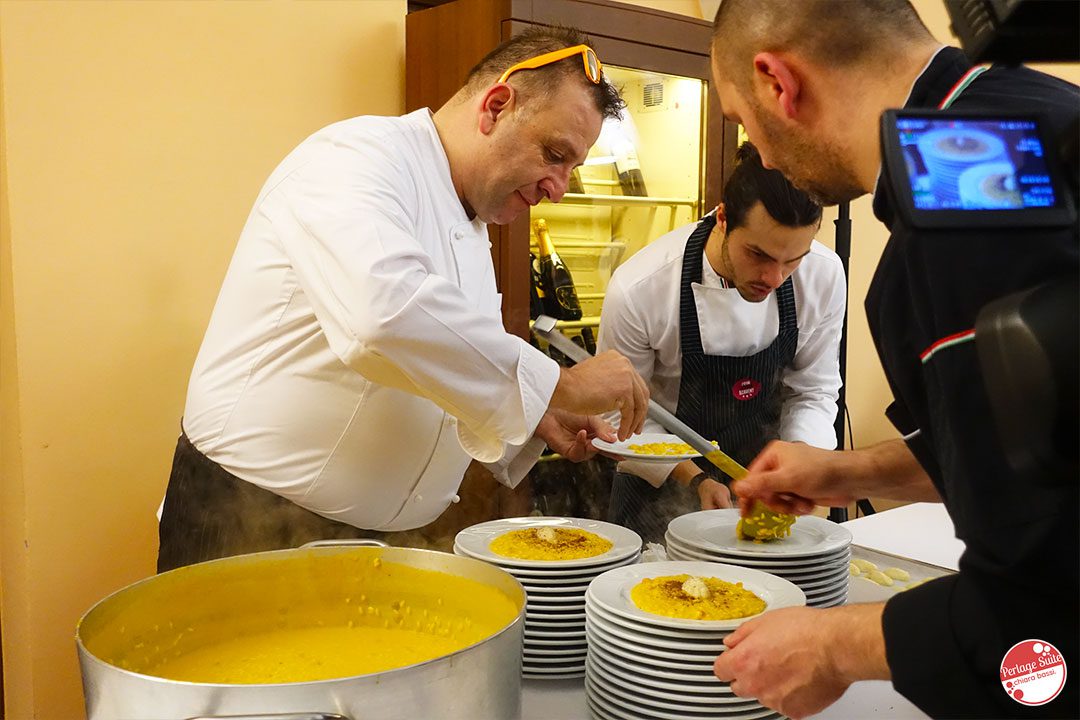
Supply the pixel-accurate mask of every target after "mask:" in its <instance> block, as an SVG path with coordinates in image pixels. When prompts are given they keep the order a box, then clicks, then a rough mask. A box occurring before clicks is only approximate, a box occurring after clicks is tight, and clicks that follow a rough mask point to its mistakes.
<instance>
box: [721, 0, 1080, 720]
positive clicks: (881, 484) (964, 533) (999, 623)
mask: <svg viewBox="0 0 1080 720" xmlns="http://www.w3.org/2000/svg"><path fill="white" fill-rule="evenodd" d="M712 53H713V73H714V75H715V80H716V90H717V93H718V94H719V97H720V102H721V105H722V108H723V112H724V115H725V116H726V117H727V118H728V119H729V120H732V121H735V122H740V123H742V124H743V125H744V126H745V128H746V131H747V133H748V134H749V136H750V139H751V140H752V141H753V142H754V143H755V144H756V145H757V147H758V148H759V150H760V152H761V157H762V159H763V161H764V162H765V163H766V164H767V165H769V166H772V167H775V168H777V169H779V170H781V171H782V172H783V173H784V174H785V175H787V176H788V177H789V178H790V179H791V181H792V182H793V183H794V184H795V185H796V186H797V187H800V188H801V189H803V190H806V191H807V192H809V193H810V194H811V196H812V197H815V199H817V200H819V201H820V202H822V203H824V204H835V203H839V202H845V201H848V200H851V199H853V198H856V197H858V196H860V195H863V194H865V193H868V192H873V193H874V195H875V197H874V212H875V215H876V216H877V217H878V219H880V220H881V221H882V222H883V223H885V224H886V225H888V226H889V228H890V230H891V232H892V235H891V237H890V239H889V242H888V245H887V246H886V248H885V250H884V252H883V254H882V256H881V259H880V262H879V264H878V268H877V271H876V274H875V276H874V279H873V283H872V285H871V287H870V290H869V292H868V295H867V298H866V309H867V315H868V319H869V323H870V329H871V333H872V335H873V338H874V342H875V345H876V347H877V350H878V354H879V356H880V358H881V361H882V364H883V366H884V368H885V373H886V376H887V378H888V381H889V384H890V387H891V389H892V392H893V395H894V398H895V402H894V403H893V405H892V406H890V408H889V410H888V411H887V415H888V416H889V418H890V420H892V422H893V423H894V424H895V425H896V427H897V429H898V430H899V431H900V432H901V433H902V434H903V435H904V436H905V438H904V440H896V441H890V442H885V443H881V444H879V445H876V446H873V447H869V448H866V449H860V450H855V451H848V452H829V451H824V450H817V449H814V448H810V447H807V446H803V445H796V444H787V443H781V442H775V443H773V444H771V445H770V446H768V447H767V448H766V449H765V450H764V451H763V452H762V453H761V455H759V456H758V457H757V458H756V459H755V461H754V462H753V463H752V464H751V466H750V468H749V470H750V474H749V476H748V477H747V478H746V479H745V480H743V481H742V482H740V483H738V484H737V485H736V486H735V490H736V492H737V493H738V494H739V495H740V496H741V500H740V502H741V503H743V504H744V507H745V506H746V504H748V503H749V502H751V501H752V500H754V499H755V498H756V499H761V500H763V501H764V502H765V503H766V504H768V505H770V506H771V507H773V508H775V509H778V510H785V511H793V512H800V513H806V512H809V511H810V510H811V509H812V508H813V506H814V505H815V504H817V505H837V504H846V503H849V502H852V501H853V500H854V499H856V498H859V497H871V496H873V497H882V498H895V499H902V500H937V499H940V500H941V501H942V502H944V503H945V505H946V507H947V509H948V511H949V514H950V516H951V517H952V519H953V522H954V524H955V527H956V532H957V536H958V537H959V538H960V539H961V540H963V541H964V542H965V543H966V547H967V549H966V551H965V553H964V555H963V557H962V558H961V560H960V572H959V573H958V574H956V575H952V576H948V577H944V578H940V579H937V580H934V581H932V582H929V583H926V584H924V585H921V586H919V587H916V588H913V589H911V590H909V591H907V592H904V593H900V594H897V595H896V596H894V597H893V598H892V599H891V600H889V601H888V602H887V603H884V604H867V605H852V606H847V607H840V608H834V609H827V610H816V609H808V608H791V609H785V610H779V611H776V612H770V613H766V614H765V615H763V616H761V617H760V618H756V619H753V620H750V621H748V622H746V623H744V624H743V625H742V626H741V627H740V628H739V629H738V630H737V631H735V632H734V633H733V634H732V635H731V636H729V638H728V639H727V640H725V644H726V645H727V646H728V648H729V649H728V650H727V651H725V652H724V653H723V654H722V655H721V656H720V657H719V658H718V659H717V662H716V666H715V670H716V674H717V676H718V677H719V678H720V679H721V680H728V681H731V687H732V690H733V692H734V693H735V694H736V695H740V696H748V697H757V698H759V700H760V701H761V702H762V703H763V704H765V705H767V706H769V707H771V708H774V709H776V710H778V711H780V712H782V713H783V714H785V715H788V716H790V717H793V718H799V717H803V716H805V715H808V714H811V713H814V712H817V711H819V710H821V709H822V708H824V707H826V706H827V705H829V704H831V703H832V702H834V701H835V700H836V699H837V698H839V697H840V695H841V694H843V692H844V691H845V689H846V688H847V687H848V685H850V684H851V683H852V682H854V681H856V680H866V679H891V680H892V681H893V684H894V685H895V687H896V688H897V690H898V691H899V692H901V693H902V694H903V695H905V696H906V697H908V698H909V699H910V700H912V702H914V703H915V704H916V705H918V706H919V707H920V708H921V709H922V710H924V711H925V712H927V713H929V714H931V715H933V716H947V717H1001V716H1029V715H1031V716H1035V715H1039V716H1058V717H1078V716H1080V712H1078V708H1077V692H1076V687H1077V680H1076V679H1075V678H1072V679H1070V681H1067V682H1066V684H1065V687H1064V690H1063V692H1062V693H1061V695H1059V696H1058V697H1057V698H1056V699H1055V700H1052V701H1050V702H1049V703H1047V704H1045V705H1042V706H1038V707H1028V706H1024V705H1022V704H1020V703H1018V702H1016V701H1015V700H1014V699H1013V698H1011V697H1009V695H1008V694H1007V692H1006V690H1005V689H1004V688H1003V687H1002V683H1001V681H1000V679H999V669H1000V666H1001V663H1002V660H1003V657H1004V655H1005V653H1006V651H1007V650H1009V648H1010V647H1011V646H1013V645H1014V644H1015V643H1017V642H1020V641H1023V640H1026V639H1030V638H1037V639H1040V640H1044V641H1046V642H1049V643H1052V644H1053V645H1054V646H1056V647H1057V648H1058V649H1060V650H1061V652H1062V654H1063V655H1064V657H1065V661H1066V663H1071V664H1073V668H1074V673H1075V668H1077V667H1080V665H1077V664H1076V663H1077V660H1080V658H1078V656H1077V637H1078V634H1080V631H1078V623H1077V615H1078V614H1077V610H1076V608H1077V598H1078V595H1080V589H1078V587H1080V586H1078V571H1080V557H1078V546H1080V537H1078V533H1077V509H1078V497H1077V483H1076V479H1075V478H1072V480H1071V481H1070V482H1067V483H1064V484H1062V483H1057V484H1055V483H1051V482H1044V483H1040V484H1031V483H1025V482H1024V479H1023V478H1022V477H1021V476H1020V475H1018V474H1017V473H1016V472H1015V471H1014V470H1013V469H1011V468H1010V467H1009V465H1008V463H1007V461H1006V457H1005V454H1004V452H1003V450H1002V447H1001V445H1000V442H999V440H998V435H997V430H996V428H995V426H994V424H993V416H992V413H991V409H990V404H989V400H988V397H987V389H986V387H985V385H984V382H983V377H982V373H981V372H980V366H979V361H978V358H977V355H976V350H975V346H974V343H973V342H971V340H972V339H973V336H974V333H973V331H972V328H973V327H974V325H975V319H976V316H977V315H978V313H979V310H980V309H981V308H983V307H984V306H985V305H986V304H987V303H988V302H990V301H992V300H994V299H996V298H999V297H1002V296H1005V295H1008V294H1010V293H1013V292H1016V291H1019V290H1023V289H1025V288H1030V287H1032V286H1035V285H1038V284H1039V283H1043V282H1045V281H1048V280H1052V279H1054V278H1059V277H1064V276H1070V275H1071V276H1075V275H1076V274H1077V272H1078V267H1080V266H1078V249H1077V232H1076V227H1075V225H1074V226H1073V227H1070V228H1065V229H1058V230H1041V231H1039V232H1031V233H1029V232H1024V231H1009V232H1006V231H1002V230H1001V229H996V230H990V231H987V232H979V233H975V232H970V231H966V232H954V233H942V232H937V233H928V232H915V231H912V230H911V229H909V228H907V227H905V226H904V225H903V224H902V223H900V222H898V218H897V217H896V211H895V208H894V207H892V206H891V202H890V198H889V197H888V193H887V192H885V189H884V186H883V183H882V180H881V176H880V170H881V163H882V158H881V150H880V147H879V143H878V123H879V118H880V116H881V114H882V112H883V111H884V110H885V109H887V108H896V107H906V108H939V107H941V108H943V107H952V108H957V109H967V110H993V111H1010V110H1025V111H1031V110H1040V111H1042V112H1043V113H1045V115H1046V116H1047V117H1048V119H1049V121H1050V131H1051V134H1052V137H1059V136H1060V134H1061V133H1062V132H1063V131H1064V130H1065V128H1067V127H1068V126H1069V125H1070V123H1072V122H1075V120H1076V118H1077V115H1078V113H1080V91H1078V88H1076V87H1075V86H1073V85H1071V84H1069V83H1067V82H1064V81H1061V80H1058V79H1056V78H1053V77H1050V76H1048V75H1045V74H1042V73H1038V72H1035V71H1032V70H1030V69H1027V68H1024V67H1003V66H1002V67H999V66H994V67H992V68H990V69H988V70H982V69H978V68H976V69H974V70H973V69H972V67H971V65H970V63H969V62H968V60H967V59H966V58H965V56H964V54H963V53H962V52H961V51H960V50H959V49H957V48H952V47H942V46H941V45H940V44H939V43H937V42H936V41H935V40H934V39H933V37H932V36H931V35H930V33H929V31H928V30H927V29H926V27H925V26H924V25H923V24H922V22H921V20H920V19H919V17H918V15H917V14H916V12H915V10H914V9H913V8H912V7H911V5H910V3H908V2H906V0H874V1H872V2H871V1H870V0H867V1H865V2H852V1H851V0H801V1H800V2H798V3H792V2H790V1H789V0H723V2H722V4H721V6H720V9H719V11H718V13H717V17H716V22H715V23H714V36H713V48H712ZM781 494H785V495H781ZM791 496H795V497H794V499H790V498H791Z"/></svg>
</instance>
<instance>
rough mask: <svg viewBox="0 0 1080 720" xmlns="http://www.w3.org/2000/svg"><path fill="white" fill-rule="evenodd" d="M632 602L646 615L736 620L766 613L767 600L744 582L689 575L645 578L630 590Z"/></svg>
mask: <svg viewBox="0 0 1080 720" xmlns="http://www.w3.org/2000/svg"><path fill="white" fill-rule="evenodd" d="M630 599H631V600H632V601H633V603H634V605H636V606H637V607H639V608H640V609H642V610H644V611H645V612H649V613H653V614H654V615H664V616H666V617H673V618H683V619H686V620H733V619H735V618H743V617H749V616H751V615H757V614H758V613H760V612H763V611H764V610H765V601H764V600H762V599H761V598H760V597H758V596H757V595H755V594H754V593H753V592H751V591H750V590H747V589H746V588H744V587H743V585H742V583H729V582H727V581H724V580H720V579H719V578H714V577H699V576H694V575H688V574H682V575H668V576H665V577H655V578H645V579H643V580H642V581H641V582H639V583H638V584H637V585H635V586H634V587H633V588H631V589H630Z"/></svg>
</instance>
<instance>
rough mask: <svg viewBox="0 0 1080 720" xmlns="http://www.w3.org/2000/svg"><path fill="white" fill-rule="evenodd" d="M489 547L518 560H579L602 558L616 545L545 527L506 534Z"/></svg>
mask: <svg viewBox="0 0 1080 720" xmlns="http://www.w3.org/2000/svg"><path fill="white" fill-rule="evenodd" d="M489 547H490V548H491V552H493V553H495V554H496V555H502V556H503V557H508V558H515V559H517V560H580V559H581V558H589V557H595V556H597V555H603V554H604V553H606V552H607V551H608V550H610V549H611V548H612V547H613V544H612V542H611V541H610V540H608V539H607V538H603V537H601V536H599V535H597V534H596V533H592V532H589V531H588V530H581V529H579V528H561V527H550V526H543V527H538V528H525V529H523V530H511V531H510V532H508V533H503V534H502V535H500V536H499V537H497V538H495V539H494V540H492V541H491V545H490V546H489Z"/></svg>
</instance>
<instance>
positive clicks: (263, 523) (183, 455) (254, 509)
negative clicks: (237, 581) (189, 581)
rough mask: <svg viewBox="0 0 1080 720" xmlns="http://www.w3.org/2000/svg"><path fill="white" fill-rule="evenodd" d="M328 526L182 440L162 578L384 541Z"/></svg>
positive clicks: (168, 502) (163, 531)
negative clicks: (277, 553)
mask: <svg viewBox="0 0 1080 720" xmlns="http://www.w3.org/2000/svg"><path fill="white" fill-rule="evenodd" d="M384 536H385V533H380V532H377V531H373V530H361V529H360V528H356V527H353V526H352V525H347V524H345V523H340V522H336V521H334V520H328V519H327V518H324V517H322V516H321V515H318V514H316V513H313V512H311V511H310V510H305V509H304V508H302V507H300V506H299V505H297V504H295V503H293V502H291V501H289V500H286V499H285V498H283V497H281V496H279V495H275V494H274V493H272V492H270V491H269V490H264V489H263V488H260V487H258V486H256V485H253V484H251V483H249V482H247V481H245V480H241V479H240V478H238V477H236V476H235V475H233V474H232V473H230V472H228V471H227V470H225V469H224V468H222V467H221V466H220V465H218V464H217V463H216V462H214V461H213V460H211V459H210V458H208V457H206V456H205V455H203V454H202V453H201V452H199V451H198V450H197V449H196V448H195V446H194V445H192V444H191V441H189V440H188V438H187V435H183V434H181V435H180V439H179V441H177V443H176V454H175V455H174V456H173V466H172V473H171V475H170V476H169V487H168V489H167V490H166V492H165V508H164V511H163V512H162V515H161V523H160V525H159V526H158V539H159V546H158V563H157V569H158V572H165V571H166V570H172V569H173V568H178V567H182V566H184V565H192V564H194V563H198V562H203V561H204V560H215V559H217V558H222V557H230V556H233V555H244V554H246V553H253V552H262V551H264V550H283V549H286V548H294V547H299V546H300V545H303V544H304V543H307V542H311V541H312V540H329V539H334V540H339V539H343V538H380V539H381V538H383V537H384Z"/></svg>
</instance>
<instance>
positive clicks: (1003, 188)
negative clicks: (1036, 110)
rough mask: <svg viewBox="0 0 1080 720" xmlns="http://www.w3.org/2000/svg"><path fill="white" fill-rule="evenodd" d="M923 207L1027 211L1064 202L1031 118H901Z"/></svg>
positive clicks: (900, 131)
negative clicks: (1057, 194) (1058, 193)
mask: <svg viewBox="0 0 1080 720" xmlns="http://www.w3.org/2000/svg"><path fill="white" fill-rule="evenodd" d="M896 133H897V140H899V144H900V149H901V151H902V153H903V159H904V164H905V165H906V167H907V176H908V181H909V182H910V184H911V196H912V197H911V199H912V201H913V202H914V205H915V208H916V209H917V210H1024V209H1030V208H1053V207H1055V206H1056V205H1057V204H1058V203H1059V202H1060V200H1059V198H1057V196H1056V194H1055V190H1054V185H1053V183H1052V180H1051V177H1050V169H1049V167H1048V165H1047V159H1046V157H1045V151H1046V148H1044V147H1043V143H1042V139H1041V134H1040V132H1039V127H1038V124H1037V123H1036V122H1035V121H1034V120H1031V119H1018V118H1012V119H1004V118H1002V119H990V118H978V119H974V118H973V119H964V118H956V117H941V116H938V117H934V116H929V115H928V116H926V117H911V116H905V117H898V118H897V119H896Z"/></svg>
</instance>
